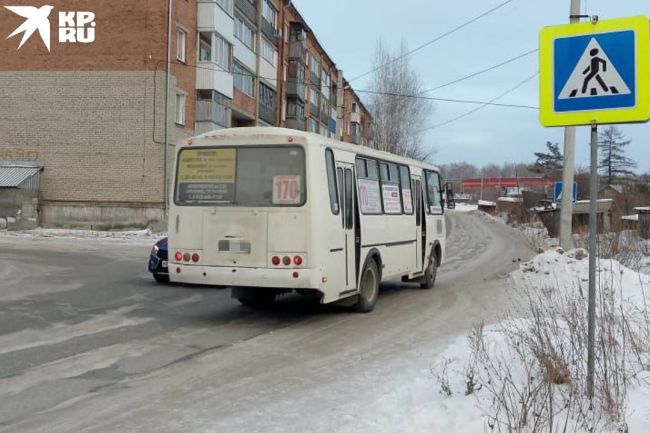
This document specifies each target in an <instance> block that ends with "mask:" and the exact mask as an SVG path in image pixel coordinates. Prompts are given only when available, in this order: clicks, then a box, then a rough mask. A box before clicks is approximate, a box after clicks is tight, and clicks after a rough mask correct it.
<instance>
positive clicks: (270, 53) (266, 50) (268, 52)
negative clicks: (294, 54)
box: [260, 38, 276, 66]
mask: <svg viewBox="0 0 650 433" xmlns="http://www.w3.org/2000/svg"><path fill="white" fill-rule="evenodd" d="M260 55H261V56H262V57H263V58H264V59H265V60H266V61H268V62H269V63H270V64H272V65H273V66H275V58H276V51H275V47H274V46H273V44H271V43H270V42H269V41H267V40H266V38H262V47H261V49H260Z"/></svg>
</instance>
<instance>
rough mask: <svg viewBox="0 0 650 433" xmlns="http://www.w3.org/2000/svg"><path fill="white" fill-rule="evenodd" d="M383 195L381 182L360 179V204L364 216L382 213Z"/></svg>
mask: <svg viewBox="0 0 650 433" xmlns="http://www.w3.org/2000/svg"><path fill="white" fill-rule="evenodd" d="M380 200H381V194H380V192H379V182H378V181H376V180H371V179H359V203H360V207H361V212H363V213H364V214H378V213H381V201H380Z"/></svg>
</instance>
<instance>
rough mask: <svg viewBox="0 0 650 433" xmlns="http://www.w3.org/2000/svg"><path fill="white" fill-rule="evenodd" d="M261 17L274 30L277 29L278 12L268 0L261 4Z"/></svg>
mask: <svg viewBox="0 0 650 433" xmlns="http://www.w3.org/2000/svg"><path fill="white" fill-rule="evenodd" d="M262 16H263V17H264V19H265V20H266V21H267V22H268V23H269V24H271V25H272V26H273V28H274V29H277V16H278V11H277V10H276V9H275V7H274V6H273V3H271V2H270V1H269V0H264V2H263V4H262Z"/></svg>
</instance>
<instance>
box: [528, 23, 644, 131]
mask: <svg viewBox="0 0 650 433" xmlns="http://www.w3.org/2000/svg"><path fill="white" fill-rule="evenodd" d="M540 111H541V116H540V119H541V123H542V125H544V126H576V125H589V124H591V123H592V122H596V123H599V124H608V123H631V122H647V121H648V120H650V21H649V20H648V17H632V18H621V19H614V20H603V21H597V22H595V23H592V22H589V23H581V24H569V25H562V26H554V27H546V28H544V29H543V30H542V32H541V35H540Z"/></svg>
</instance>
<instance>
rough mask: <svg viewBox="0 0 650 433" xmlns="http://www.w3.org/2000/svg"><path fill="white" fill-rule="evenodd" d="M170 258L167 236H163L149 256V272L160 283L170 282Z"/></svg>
mask: <svg viewBox="0 0 650 433" xmlns="http://www.w3.org/2000/svg"><path fill="white" fill-rule="evenodd" d="M168 260H169V259H168V253H167V238H162V239H161V240H159V241H158V242H156V244H155V245H154V246H153V248H152V249H151V255H150V256H149V272H151V273H152V274H153V278H154V279H155V280H156V281H158V282H159V283H168V282H169V264H168Z"/></svg>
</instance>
